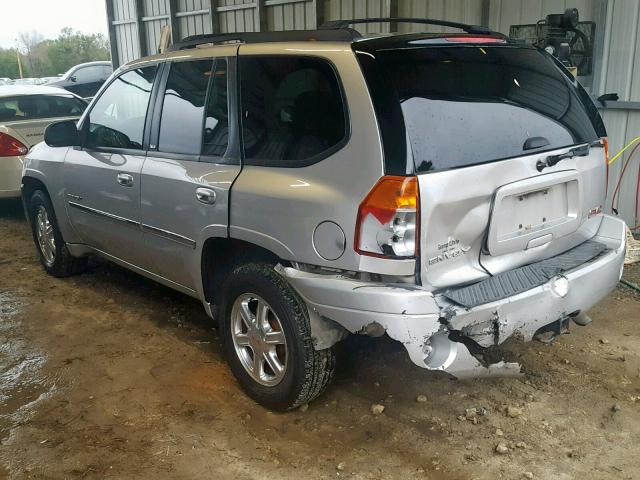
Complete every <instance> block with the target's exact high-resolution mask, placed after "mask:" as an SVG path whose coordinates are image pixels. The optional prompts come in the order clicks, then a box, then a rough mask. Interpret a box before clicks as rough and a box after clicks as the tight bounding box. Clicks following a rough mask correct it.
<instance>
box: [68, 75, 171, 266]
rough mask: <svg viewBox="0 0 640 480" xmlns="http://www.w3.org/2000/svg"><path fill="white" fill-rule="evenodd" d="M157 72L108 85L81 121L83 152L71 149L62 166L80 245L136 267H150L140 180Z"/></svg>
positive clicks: (70, 215) (71, 218)
mask: <svg viewBox="0 0 640 480" xmlns="http://www.w3.org/2000/svg"><path fill="white" fill-rule="evenodd" d="M157 69H158V68H157V66H156V65H150V66H146V67H143V68H136V69H133V70H129V71H127V72H125V73H123V74H121V75H120V76H119V77H117V78H116V79H114V80H113V81H112V82H111V84H110V85H109V86H108V87H107V88H106V89H105V90H104V91H103V93H102V94H101V95H100V98H98V99H97V100H96V101H95V102H94V103H93V106H92V107H91V111H90V112H89V114H88V116H85V117H84V120H83V121H84V122H89V125H88V129H87V130H88V133H87V135H86V139H85V141H84V146H83V148H72V149H70V150H69V152H68V153H67V156H66V158H65V164H64V187H65V199H66V202H67V211H68V214H69V218H70V220H71V223H72V224H73V227H74V229H75V230H76V232H77V233H78V235H79V236H80V237H81V238H82V240H83V242H84V243H86V244H88V245H90V246H92V247H94V248H96V249H98V250H100V251H102V252H104V253H107V254H109V255H112V256H114V257H116V258H118V259H120V260H123V261H125V262H127V263H130V264H133V265H136V266H138V267H141V268H149V266H150V259H149V255H148V254H147V252H146V250H145V249H144V245H143V238H142V230H141V228H140V185H141V184H140V175H141V171H142V165H143V163H144V160H145V150H146V145H145V141H144V136H145V134H144V132H145V119H146V116H147V108H148V106H149V100H150V98H151V92H152V88H153V85H154V79H155V77H156V71H157ZM85 128H86V127H85Z"/></svg>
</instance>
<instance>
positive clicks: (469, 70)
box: [23, 23, 625, 410]
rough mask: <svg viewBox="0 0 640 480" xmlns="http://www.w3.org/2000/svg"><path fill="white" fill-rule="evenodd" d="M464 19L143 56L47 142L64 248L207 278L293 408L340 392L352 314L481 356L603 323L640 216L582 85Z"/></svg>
mask: <svg viewBox="0 0 640 480" xmlns="http://www.w3.org/2000/svg"><path fill="white" fill-rule="evenodd" d="M448 25H451V24H448ZM455 25H456V26H458V27H459V28H460V29H462V31H463V32H465V33H462V34H454V33H447V34H445V33H442V34H404V35H387V36H384V37H380V38H369V39H364V38H362V37H360V36H359V35H358V34H357V33H356V32H355V31H354V30H352V29H348V28H345V27H346V26H347V25H346V24H343V23H338V24H333V25H331V26H327V27H326V28H324V29H321V30H317V31H308V32H307V31H304V32H274V33H256V34H250V33H247V34H236V33H234V34H232V35H218V36H201V37H194V38H190V39H187V40H185V41H183V42H181V43H179V44H177V45H176V46H174V47H173V51H171V52H168V53H166V54H163V55H159V56H153V57H149V58H145V59H141V60H137V61H134V62H132V63H130V64H128V65H126V66H124V67H122V68H120V69H119V70H118V71H117V72H116V73H115V75H113V77H112V78H111V79H110V81H109V83H108V85H107V86H106V87H105V88H104V89H103V90H102V91H101V93H100V95H99V96H98V97H96V98H95V99H94V100H93V101H92V102H91V105H90V107H89V108H88V110H87V111H86V112H85V114H84V115H83V117H82V118H81V120H80V121H79V122H78V126H77V127H76V124H75V123H73V122H63V123H59V124H56V125H51V126H50V127H49V128H48V129H47V133H46V137H45V141H46V145H45V144H40V145H38V146H36V147H35V148H34V149H33V151H32V152H31V153H30V154H29V155H28V157H27V161H26V163H25V168H24V174H23V175H24V176H23V185H24V186H23V199H24V203H25V205H26V210H27V212H28V215H29V218H30V221H31V225H32V228H33V236H34V240H35V243H36V245H37V248H38V251H39V254H40V259H41V262H42V264H43V266H44V268H45V270H46V271H47V272H49V273H50V274H52V275H54V276H58V277H64V276H67V275H71V274H73V273H76V272H80V271H81V270H82V269H83V267H84V265H85V263H86V256H87V255H90V254H97V255H101V256H103V257H105V258H107V259H109V260H112V261H113V262H115V263H117V264H119V265H122V266H124V267H126V268H128V269H131V270H133V271H135V272H138V273H140V274H142V275H144V276H147V277H149V278H152V279H154V280H156V281H158V282H160V283H162V284H164V285H168V286H169V287H171V288H174V289H176V290H178V291H180V292H184V293H185V294H187V295H191V296H193V297H195V298H198V299H200V300H201V301H202V302H203V305H204V308H205V310H206V311H207V313H208V314H209V315H210V316H212V317H214V318H216V319H217V321H218V323H219V328H220V331H221V337H222V338H223V342H224V345H225V351H226V355H227V359H228V362H229V364H230V367H231V370H232V371H233V373H234V374H235V376H236V377H237V379H238V382H239V383H240V385H241V386H242V387H243V388H244V390H245V391H246V392H247V393H248V394H249V395H250V396H251V397H252V398H253V399H255V400H256V401H257V402H259V403H261V404H263V405H265V406H267V407H269V408H273V409H279V410H286V409H291V408H294V407H296V406H298V405H301V404H304V403H306V402H309V401H310V400H312V399H313V398H314V397H316V396H317V395H318V394H319V393H320V392H322V390H323V389H324V388H325V387H326V386H327V384H328V383H329V382H330V380H331V378H332V377H333V374H334V371H335V368H336V364H335V356H334V346H335V344H336V343H337V342H339V341H340V340H341V339H343V338H344V337H346V336H347V335H349V334H362V335H370V336H380V335H384V334H387V335H388V336H389V337H391V338H392V339H395V340H397V341H399V342H401V343H402V344H403V345H404V347H405V348H406V350H407V352H408V354H409V357H410V358H411V360H412V361H413V363H415V364H416V365H418V366H420V367H422V368H425V369H430V370H441V371H445V372H449V373H451V374H453V375H455V376H458V377H466V376H482V375H490V374H496V373H497V374H504V373H512V372H515V371H517V370H518V366H517V365H515V364H512V363H504V362H499V363H491V361H492V360H491V358H492V356H491V355H485V354H486V353H487V349H490V348H491V347H495V346H497V345H500V344H502V343H503V342H504V341H505V340H506V339H508V338H510V337H514V336H516V337H520V338H522V339H524V340H525V341H529V340H531V339H532V338H533V336H534V335H536V334H544V335H545V336H550V335H554V334H556V333H558V332H560V331H562V330H563V329H565V328H567V327H568V324H569V323H570V320H571V319H572V320H574V321H575V323H578V324H586V323H588V322H589V318H588V317H587V315H586V314H585V311H586V310H587V309H589V308H590V307H591V306H593V305H594V304H595V303H597V302H598V301H599V300H600V299H602V298H603V297H604V296H606V295H607V293H608V292H609V291H611V290H612V289H613V288H614V287H615V285H616V284H617V282H618V280H619V278H620V275H621V272H622V265H623V257H624V249H625V228H624V223H623V222H621V221H620V220H618V219H616V218H613V217H611V216H608V215H604V214H603V213H602V208H603V204H604V200H605V189H606V145H607V143H606V132H605V129H604V126H603V123H602V119H601V118H600V115H599V113H598V111H597V109H596V108H595V106H594V104H593V103H592V101H591V100H590V98H589V96H588V95H587V94H586V93H585V91H584V90H583V88H582V87H581V86H580V84H579V83H578V82H577V81H576V80H575V79H574V78H573V77H572V76H571V74H569V73H568V72H567V70H566V69H565V68H564V67H563V66H562V65H561V64H560V63H559V62H558V61H556V59H554V58H553V57H551V56H550V55H549V54H548V53H546V52H544V51H541V50H538V49H535V48H533V47H529V46H526V45H523V44H520V43H515V42H511V41H510V40H509V39H507V38H505V37H504V36H503V35H501V34H496V33H493V32H490V31H488V30H486V29H483V28H482V27H473V26H468V25H463V24H455ZM238 38H240V39H241V40H242V42H241V43H240V44H238V43H235V44H229V42H228V41H229V40H230V39H234V40H237V39H238ZM491 351H494V350H493V349H492V350H491Z"/></svg>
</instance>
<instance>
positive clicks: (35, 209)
mask: <svg viewBox="0 0 640 480" xmlns="http://www.w3.org/2000/svg"><path fill="white" fill-rule="evenodd" d="M29 220H30V221H31V230H32V233H33V241H34V242H35V244H36V247H37V249H38V253H39V256H40V263H42V266H43V267H44V269H45V270H46V271H47V273H49V274H51V275H53V276H54V277H68V276H69V275H73V274H75V273H78V272H80V271H81V270H82V269H83V268H84V267H85V265H86V262H87V259H86V258H75V257H73V256H72V255H71V253H70V252H69V249H68V248H67V245H66V244H65V242H64V239H63V238H62V234H61V233H60V229H59V227H58V221H57V219H56V215H55V212H54V211H53V205H52V204H51V200H50V199H49V196H48V195H47V194H46V193H45V192H43V191H42V190H36V191H35V192H33V195H31V198H30V200H29Z"/></svg>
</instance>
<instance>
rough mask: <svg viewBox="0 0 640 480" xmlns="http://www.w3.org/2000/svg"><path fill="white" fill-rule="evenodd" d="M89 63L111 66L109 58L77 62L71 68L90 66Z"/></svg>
mask: <svg viewBox="0 0 640 480" xmlns="http://www.w3.org/2000/svg"><path fill="white" fill-rule="evenodd" d="M91 65H108V66H111V62H110V61H109V60H97V61H95V62H85V63H78V64H77V65H74V66H73V67H71V68H78V67H90V66H91Z"/></svg>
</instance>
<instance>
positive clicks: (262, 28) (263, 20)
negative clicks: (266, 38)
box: [256, 0, 269, 32]
mask: <svg viewBox="0 0 640 480" xmlns="http://www.w3.org/2000/svg"><path fill="white" fill-rule="evenodd" d="M256 22H257V25H256V31H258V32H266V31H267V30H269V28H268V25H267V9H266V8H265V5H264V0H256Z"/></svg>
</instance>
